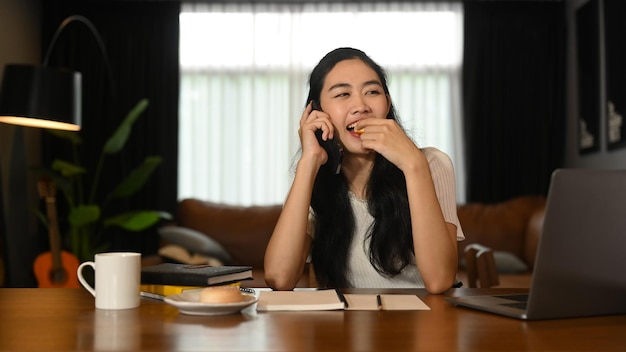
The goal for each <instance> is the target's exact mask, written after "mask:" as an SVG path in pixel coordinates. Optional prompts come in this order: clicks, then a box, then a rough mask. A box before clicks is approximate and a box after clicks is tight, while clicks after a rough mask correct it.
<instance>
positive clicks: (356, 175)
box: [341, 153, 375, 199]
mask: <svg viewBox="0 0 626 352" xmlns="http://www.w3.org/2000/svg"><path fill="white" fill-rule="evenodd" d="M374 158H375V154H374V153H371V154H368V155H354V154H351V155H350V154H349V155H345V156H344V159H343V163H342V166H341V171H342V172H343V174H344V175H345V177H346V180H347V181H348V189H349V190H350V191H351V192H352V193H354V195H355V196H356V197H357V198H360V199H365V189H366V187H367V182H368V181H369V178H370V174H371V173H372V167H374Z"/></svg>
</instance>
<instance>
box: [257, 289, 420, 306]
mask: <svg viewBox="0 0 626 352" xmlns="http://www.w3.org/2000/svg"><path fill="white" fill-rule="evenodd" d="M257 310H258V311H260V312H263V311H306V310H430V308H429V307H428V306H427V305H426V304H424V302H422V300H421V299H419V297H417V296H415V295H399V294H381V295H377V294H345V295H344V294H342V293H341V291H340V290H317V289H300V290H294V291H260V292H259V301H258V303H257Z"/></svg>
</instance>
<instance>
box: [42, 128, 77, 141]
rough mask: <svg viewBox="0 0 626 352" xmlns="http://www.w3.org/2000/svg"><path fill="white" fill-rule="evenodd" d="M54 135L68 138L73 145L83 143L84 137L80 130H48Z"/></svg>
mask: <svg viewBox="0 0 626 352" xmlns="http://www.w3.org/2000/svg"><path fill="white" fill-rule="evenodd" d="M47 131H48V132H49V133H50V134H52V135H53V136H56V137H58V138H61V139H67V140H68V141H70V143H72V144H73V145H78V144H81V143H82V139H81V138H80V134H79V133H78V131H62V130H47Z"/></svg>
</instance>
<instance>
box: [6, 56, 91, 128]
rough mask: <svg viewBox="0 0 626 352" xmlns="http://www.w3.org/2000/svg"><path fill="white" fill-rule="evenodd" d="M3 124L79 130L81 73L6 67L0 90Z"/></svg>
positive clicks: (56, 69)
mask: <svg viewBox="0 0 626 352" xmlns="http://www.w3.org/2000/svg"><path fill="white" fill-rule="evenodd" d="M0 122H5V123H11V124H16V125H23V126H31V127H42V128H50V129H61V130H70V131H78V130H80V123H81V74H80V72H75V71H71V70H66V69H58V68H51V67H46V66H32V65H7V66H5V69H4V77H3V80H2V88H0Z"/></svg>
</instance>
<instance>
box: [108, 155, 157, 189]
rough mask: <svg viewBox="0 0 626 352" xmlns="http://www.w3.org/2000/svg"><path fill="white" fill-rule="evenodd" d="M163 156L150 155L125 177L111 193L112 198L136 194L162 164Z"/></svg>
mask: <svg viewBox="0 0 626 352" xmlns="http://www.w3.org/2000/svg"><path fill="white" fill-rule="evenodd" d="M161 161H162V158H161V157H160V156H149V157H147V158H146V159H145V160H144V161H143V164H141V165H139V166H138V167H136V168H135V169H134V170H133V171H132V172H131V173H130V174H129V175H128V176H127V177H126V178H125V179H124V181H122V183H120V184H119V185H118V186H117V187H116V188H115V190H114V191H113V192H112V193H111V197H112V198H122V197H128V196H131V195H133V194H135V193H136V192H137V191H138V190H139V189H141V187H143V185H144V184H145V183H146V181H147V180H148V179H149V178H150V175H152V173H153V172H154V170H155V169H156V168H157V166H159V164H161Z"/></svg>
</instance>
